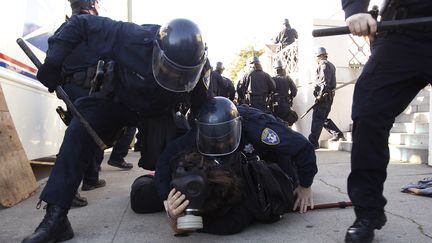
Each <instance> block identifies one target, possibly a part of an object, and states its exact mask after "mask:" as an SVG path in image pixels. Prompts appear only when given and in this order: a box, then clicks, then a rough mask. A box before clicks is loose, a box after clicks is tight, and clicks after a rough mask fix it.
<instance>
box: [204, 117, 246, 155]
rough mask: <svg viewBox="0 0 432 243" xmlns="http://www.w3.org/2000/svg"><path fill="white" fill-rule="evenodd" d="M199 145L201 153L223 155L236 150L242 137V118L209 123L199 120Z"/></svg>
mask: <svg viewBox="0 0 432 243" xmlns="http://www.w3.org/2000/svg"><path fill="white" fill-rule="evenodd" d="M197 128H198V129H197V139H196V140H197V147H198V151H199V152H200V153H201V154H204V155H207V156H222V155H227V154H230V153H232V152H234V151H235V150H236V149H237V148H238V146H239V144H240V139H241V119H240V117H237V118H235V119H233V120H230V121H227V122H222V123H216V124H214V123H213V124H209V123H201V122H197Z"/></svg>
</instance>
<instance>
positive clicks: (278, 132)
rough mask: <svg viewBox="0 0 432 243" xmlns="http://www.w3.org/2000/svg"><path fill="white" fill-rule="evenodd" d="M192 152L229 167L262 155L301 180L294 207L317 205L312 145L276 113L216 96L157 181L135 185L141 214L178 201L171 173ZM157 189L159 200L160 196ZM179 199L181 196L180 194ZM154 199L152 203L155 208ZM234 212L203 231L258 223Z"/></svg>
mask: <svg viewBox="0 0 432 243" xmlns="http://www.w3.org/2000/svg"><path fill="white" fill-rule="evenodd" d="M191 150H195V151H198V152H199V153H201V154H203V155H205V156H207V157H210V158H214V159H215V160H216V161H217V162H218V163H219V164H221V165H226V166H228V165H235V164H236V163H235V162H236V161H237V162H238V160H237V159H238V157H237V155H239V154H244V155H245V156H246V157H249V158H251V157H254V156H257V155H258V156H259V157H260V158H261V159H263V160H265V161H267V162H274V163H277V164H278V165H279V167H280V168H281V169H282V170H283V171H285V172H286V173H287V174H288V175H290V176H292V177H293V178H295V179H296V181H297V182H296V185H297V188H296V190H295V194H296V195H297V200H296V203H295V205H294V207H299V208H300V212H306V208H307V205H313V198H312V190H311V185H312V182H313V178H314V175H315V174H316V173H317V166H316V157H315V151H314V148H313V146H312V144H310V143H309V141H308V140H307V139H306V138H305V137H304V136H303V135H301V134H300V133H297V132H295V131H293V130H292V129H290V128H287V127H286V126H285V124H284V123H282V122H279V121H278V120H277V119H276V118H275V117H274V116H272V115H271V114H268V113H264V112H262V111H260V110H258V109H255V108H251V107H249V106H247V105H241V106H237V107H236V106H235V105H234V104H233V103H232V102H231V101H230V100H229V99H227V98H224V97H214V98H213V99H211V100H210V101H209V102H207V103H206V104H204V105H203V107H202V109H201V110H200V112H199V114H198V116H197V119H196V125H195V126H194V128H193V129H192V130H190V131H189V132H188V133H187V134H186V135H184V136H182V137H180V138H178V139H177V140H175V141H173V142H172V143H170V145H169V146H168V147H167V149H166V150H165V151H164V152H163V154H162V155H161V157H160V159H159V161H158V163H157V167H156V173H155V179H154V181H152V180H148V181H147V182H146V183H144V181H142V180H138V181H137V182H136V183H134V185H132V192H133V193H132V192H131V205H132V209H133V210H134V211H135V212H138V213H150V212H155V211H157V209H161V208H163V207H162V206H159V207H157V206H155V205H158V204H159V205H160V204H161V201H162V200H166V199H168V200H171V199H172V198H173V196H174V194H175V193H170V188H171V178H172V177H171V175H172V174H173V172H174V171H175V168H176V166H177V163H178V161H176V160H173V158H175V157H176V155H178V154H181V153H182V152H184V151H191ZM154 187H156V189H157V192H158V195H159V196H158V195H154V194H155V193H154ZM143 195H146V197H144V196H143ZM151 195H153V196H151ZM176 197H180V194H178V195H177V196H176ZM144 198H145V200H143V199H144ZM155 198H157V199H156V200H155ZM183 198H184V197H183ZM148 200H150V201H151V202H152V203H151V205H149V203H148ZM225 211H226V210H225ZM228 212H229V213H228V214H226V215H219V216H218V217H217V218H218V219H219V218H220V220H217V221H218V222H219V224H218V225H212V224H211V223H209V224H207V225H206V220H205V218H204V228H203V229H202V231H203V232H207V233H213V234H233V233H236V232H239V231H240V230H242V229H244V228H245V227H247V226H248V225H249V224H250V223H251V221H252V220H253V218H252V217H251V215H250V212H248V211H247V210H246V209H245V207H235V208H232V209H231V210H228ZM172 216H173V215H172ZM210 222H211V220H210ZM220 225H224V226H223V227H221V226H220Z"/></svg>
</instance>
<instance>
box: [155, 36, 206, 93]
mask: <svg viewBox="0 0 432 243" xmlns="http://www.w3.org/2000/svg"><path fill="white" fill-rule="evenodd" d="M206 60H207V53H205V54H204V56H203V60H202V62H201V63H200V64H198V65H196V66H182V65H180V64H177V63H175V62H174V61H172V60H170V59H169V58H168V57H167V56H166V55H165V53H164V51H163V50H162V49H161V48H160V46H159V43H158V42H157V41H155V45H154V47H153V65H152V69H153V75H154V77H155V79H156V82H157V83H158V84H159V85H160V86H161V87H162V88H164V89H167V90H169V91H172V92H189V91H191V90H193V88H194V87H195V85H196V84H197V83H198V81H199V78H200V74H201V71H202V69H203V67H204V64H205V62H206Z"/></svg>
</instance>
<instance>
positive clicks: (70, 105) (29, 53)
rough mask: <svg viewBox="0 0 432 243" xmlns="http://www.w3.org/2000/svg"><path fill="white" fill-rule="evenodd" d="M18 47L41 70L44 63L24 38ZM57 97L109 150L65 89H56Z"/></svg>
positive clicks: (59, 87) (99, 144) (97, 142)
mask: <svg viewBox="0 0 432 243" xmlns="http://www.w3.org/2000/svg"><path fill="white" fill-rule="evenodd" d="M16 42H17V43H18V45H19V46H20V47H21V49H22V50H23V51H24V53H25V54H26V55H27V56H28V58H29V59H30V60H31V61H32V62H33V64H34V65H35V66H36V68H38V69H39V68H40V66H42V63H41V62H40V61H39V59H38V58H37V57H36V55H35V54H34V53H33V51H32V50H30V48H29V47H28V46H27V44H26V43H25V41H24V40H23V39H22V38H18V39H17V40H16ZM55 91H56V93H57V96H58V97H59V98H60V99H61V100H63V101H64V103H66V106H67V107H68V109H70V110H71V112H72V114H73V115H74V116H75V117H76V118H78V120H79V122H81V124H82V125H83V126H84V128H85V129H86V130H87V132H88V133H89V134H90V136H91V137H92V138H93V140H94V141H95V143H96V144H97V145H98V146H99V148H100V149H102V150H105V149H106V148H108V147H107V146H106V145H105V143H104V142H103V141H102V139H101V138H100V137H99V136H98V135H97V133H96V132H95V131H94V130H93V128H92V127H91V126H90V124H89V123H88V122H87V120H86V119H85V118H84V117H83V116H82V115H81V113H79V111H78V110H77V109H76V108H75V106H74V105H73V103H72V101H71V100H70V99H69V97H68V95H67V94H66V92H65V91H64V90H63V88H62V87H61V86H60V85H58V86H57V87H56V89H55Z"/></svg>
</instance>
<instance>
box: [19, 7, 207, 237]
mask: <svg viewBox="0 0 432 243" xmlns="http://www.w3.org/2000/svg"><path fill="white" fill-rule="evenodd" d="M48 43H49V50H48V51H47V57H46V59H45V62H44V64H43V65H42V66H41V67H40V69H39V72H38V74H37V77H38V79H39V80H40V81H41V82H42V83H43V84H44V85H45V86H47V87H48V89H49V90H50V91H53V90H55V88H56V87H57V86H58V85H59V83H58V82H59V80H61V77H60V74H61V67H62V64H63V62H64V60H65V59H66V58H67V56H68V55H69V54H70V53H71V52H72V51H73V50H74V49H75V47H76V46H78V45H80V44H82V43H86V44H87V45H88V47H89V49H91V50H93V51H94V52H95V55H97V56H101V57H106V58H107V59H109V60H113V61H114V63H112V62H111V63H109V64H108V65H107V67H106V73H105V79H104V81H103V84H102V87H101V90H100V91H99V92H96V93H94V94H92V95H91V96H88V97H83V98H81V99H79V100H77V101H76V102H75V106H76V108H77V109H78V110H79V111H80V112H81V114H82V115H83V116H84V117H85V118H86V120H87V121H88V123H89V124H90V125H91V126H92V127H93V129H94V130H95V131H96V133H97V134H98V135H99V137H101V139H102V140H103V141H104V142H105V144H111V142H112V141H113V140H114V139H115V137H116V135H117V134H118V132H119V131H120V130H121V128H123V127H125V126H136V124H137V123H138V122H139V121H140V120H142V119H146V117H151V116H157V115H159V114H160V113H162V112H165V111H166V110H168V109H171V107H175V106H176V105H177V104H178V103H180V102H188V103H191V110H192V114H193V113H194V110H195V109H199V108H198V106H199V105H201V104H203V103H204V101H205V99H207V95H208V91H207V88H206V87H207V86H206V84H205V83H204V81H206V80H207V77H208V75H206V74H209V72H207V71H209V69H210V68H209V67H210V65H209V62H208V60H207V51H206V46H205V43H204V42H203V38H202V36H201V32H200V30H199V28H198V26H197V25H196V24H195V23H193V22H191V21H189V20H187V19H174V20H172V21H170V22H169V23H168V24H167V25H165V26H163V27H161V26H159V25H144V26H140V25H136V24H133V23H125V22H117V21H114V20H111V19H109V18H104V17H99V16H92V15H79V16H72V17H71V18H70V20H69V21H68V22H67V23H66V24H65V25H63V27H62V29H61V30H59V31H58V32H57V33H56V34H55V35H53V36H52V37H50V39H49V40H48ZM200 80H201V81H200ZM97 149H98V146H97V144H96V143H95V142H94V140H93V139H92V137H91V136H90V135H89V133H88V132H87V131H86V130H85V128H84V126H83V125H82V124H81V123H80V122H79V121H78V119H77V118H76V117H73V118H72V121H71V123H70V125H69V126H68V128H67V129H66V133H65V137H64V140H63V143H62V145H61V148H60V151H59V153H58V156H57V160H56V162H55V165H54V168H53V170H52V172H51V175H50V177H49V180H48V182H47V184H46V186H45V188H44V189H43V191H42V193H41V195H40V200H41V201H44V202H46V203H47V204H48V205H47V211H46V215H45V217H44V219H43V220H42V222H41V223H40V225H39V226H38V227H37V229H36V230H35V232H34V233H33V234H32V235H31V236H29V237H27V238H26V239H24V242H49V241H63V240H68V239H71V238H72V237H73V236H74V232H73V230H72V227H71V224H70V222H69V220H68V217H67V214H68V211H69V208H70V206H71V202H72V198H73V197H74V194H75V192H76V190H77V188H78V186H79V184H80V182H81V179H82V177H83V172H84V169H85V168H86V167H87V166H88V165H89V164H90V163H91V162H92V161H93V158H94V154H95V152H96V151H97ZM40 203H41V202H40Z"/></svg>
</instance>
